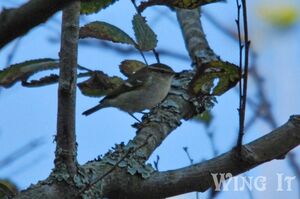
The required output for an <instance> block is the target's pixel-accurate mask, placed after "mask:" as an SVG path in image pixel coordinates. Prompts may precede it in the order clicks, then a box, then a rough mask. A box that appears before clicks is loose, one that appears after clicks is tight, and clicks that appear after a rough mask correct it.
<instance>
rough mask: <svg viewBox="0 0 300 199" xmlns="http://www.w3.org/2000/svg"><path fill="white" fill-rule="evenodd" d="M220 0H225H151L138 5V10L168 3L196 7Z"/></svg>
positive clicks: (141, 10)
mask: <svg viewBox="0 0 300 199" xmlns="http://www.w3.org/2000/svg"><path fill="white" fill-rule="evenodd" d="M220 1H225V0H149V1H146V2H141V4H140V5H139V7H138V10H139V12H143V11H144V10H145V9H146V8H147V7H150V6H155V5H166V6H170V7H175V8H183V9H194V8H198V7H199V6H202V5H205V4H209V3H215V2H220Z"/></svg>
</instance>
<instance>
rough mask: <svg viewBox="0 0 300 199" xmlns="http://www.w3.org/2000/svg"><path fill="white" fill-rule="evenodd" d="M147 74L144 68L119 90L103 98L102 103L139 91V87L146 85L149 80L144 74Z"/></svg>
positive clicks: (130, 77)
mask: <svg viewBox="0 0 300 199" xmlns="http://www.w3.org/2000/svg"><path fill="white" fill-rule="evenodd" d="M145 72H146V71H145V70H144V68H142V69H140V70H138V71H137V72H136V73H134V74H133V75H131V76H129V78H128V79H127V80H126V81H125V82H124V83H123V84H122V85H120V86H119V87H118V88H116V89H115V90H113V91H112V92H110V93H108V94H107V95H106V97H105V98H103V99H102V100H101V101H103V100H104V99H111V98H114V97H116V96H118V95H120V94H121V93H126V92H129V91H131V90H136V89H138V88H139V87H141V86H142V85H144V83H145V82H146V80H147V76H146V75H145V74H144V73H145Z"/></svg>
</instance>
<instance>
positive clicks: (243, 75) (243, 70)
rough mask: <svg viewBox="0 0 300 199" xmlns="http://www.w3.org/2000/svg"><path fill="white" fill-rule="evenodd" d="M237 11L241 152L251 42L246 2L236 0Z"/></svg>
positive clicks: (239, 143)
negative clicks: (241, 20) (241, 28)
mask: <svg viewBox="0 0 300 199" xmlns="http://www.w3.org/2000/svg"><path fill="white" fill-rule="evenodd" d="M236 3H237V9H238V18H237V20H236V22H237V27H238V38H239V46H240V52H239V53H240V54H239V55H240V63H239V64H240V84H239V89H240V92H239V93H240V103H239V109H238V111H239V135H238V139H237V147H238V149H239V150H241V146H242V144H243V136H244V133H245V132H244V131H245V113H246V103H247V85H248V70H249V69H248V68H249V47H250V41H249V40H248V22H247V7H246V1H245V0H242V4H239V0H236ZM241 6H242V11H243V27H244V46H245V51H244V57H245V58H244V66H242V51H243V45H242V39H241V30H240V8H241Z"/></svg>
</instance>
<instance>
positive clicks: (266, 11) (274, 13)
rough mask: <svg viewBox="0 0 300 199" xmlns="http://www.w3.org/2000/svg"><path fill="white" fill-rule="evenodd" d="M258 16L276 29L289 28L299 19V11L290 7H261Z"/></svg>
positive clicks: (277, 5)
mask: <svg viewBox="0 0 300 199" xmlns="http://www.w3.org/2000/svg"><path fill="white" fill-rule="evenodd" d="M258 12H259V15H260V16H261V17H262V18H263V19H264V20H265V21H266V22H268V23H269V24H271V25H273V26H276V27H281V28H284V27H289V26H292V25H293V24H295V23H296V21H297V20H298V19H299V9H298V10H297V8H296V7H295V6H292V5H279V4H275V5H269V4H268V5H263V6H261V7H260V8H259V10H258Z"/></svg>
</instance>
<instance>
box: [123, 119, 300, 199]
mask: <svg viewBox="0 0 300 199" xmlns="http://www.w3.org/2000/svg"><path fill="white" fill-rule="evenodd" d="M299 144H300V115H297V116H291V118H290V120H289V121H288V122H287V123H286V124H284V125H283V126H281V127H279V128H278V129H275V130H274V131H272V132H271V133H269V134H267V135H265V136H263V137H261V138H259V139H257V140H255V141H253V142H251V143H249V144H247V145H244V146H243V147H242V159H241V158H240V157H241V156H240V155H239V152H238V151H237V150H236V149H233V150H231V151H229V152H227V153H225V154H222V155H220V156H218V157H216V158H213V159H211V160H208V161H205V162H203V163H199V164H196V165H193V166H189V167H185V168H181V169H177V170H173V171H166V172H159V173H156V174H154V175H152V177H150V179H148V180H145V181H142V182H141V184H139V183H137V184H138V185H137V186H138V187H133V189H132V190H131V191H132V192H131V191H129V190H127V191H129V192H131V194H133V196H132V197H130V198H138V197H137V196H139V195H142V193H141V192H143V193H147V197H148V198H163V197H170V196H174V195H178V194H183V193H187V192H192V191H201V192H204V191H206V190H207V189H209V188H210V187H213V186H214V181H213V178H212V175H211V174H212V173H218V174H220V173H231V174H232V175H233V176H235V175H238V174H240V173H243V172H245V171H248V170H250V169H252V168H254V167H256V166H258V165H260V164H263V163H265V162H268V161H271V160H273V159H282V158H283V157H284V156H285V155H286V153H288V152H289V151H290V150H292V149H293V148H295V147H296V146H298V145H299ZM129 184H131V185H132V184H134V183H129ZM135 184H136V183H135ZM127 189H129V187H127ZM139 190H140V191H141V192H139Z"/></svg>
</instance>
